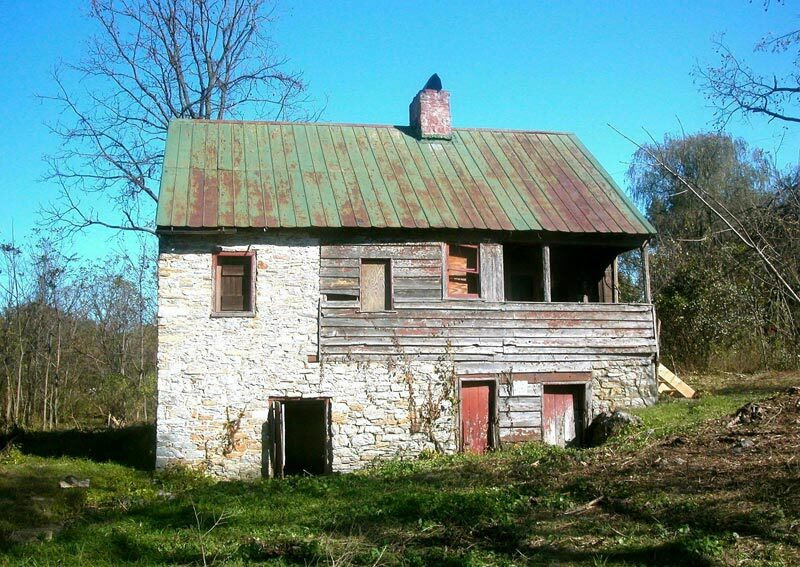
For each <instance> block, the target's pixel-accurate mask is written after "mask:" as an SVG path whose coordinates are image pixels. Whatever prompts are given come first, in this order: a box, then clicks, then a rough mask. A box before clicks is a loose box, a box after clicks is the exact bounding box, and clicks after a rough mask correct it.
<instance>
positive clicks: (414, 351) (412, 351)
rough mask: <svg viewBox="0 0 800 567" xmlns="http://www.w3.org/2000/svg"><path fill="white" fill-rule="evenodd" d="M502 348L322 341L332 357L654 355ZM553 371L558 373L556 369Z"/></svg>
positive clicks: (577, 358) (593, 358)
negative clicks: (511, 351) (508, 350)
mask: <svg viewBox="0 0 800 567" xmlns="http://www.w3.org/2000/svg"><path fill="white" fill-rule="evenodd" d="M501 348H502V347H496V346H491V347H487V346H484V345H459V346H457V347H453V346H438V345H422V346H405V345H404V346H392V347H389V346H375V345H363V344H359V345H347V346H345V345H328V344H326V343H324V342H323V344H322V345H321V346H320V351H321V352H322V353H323V354H325V355H329V356H348V355H363V356H368V357H376V358H378V359H380V358H381V357H386V356H403V355H408V356H417V355H430V356H433V357H437V356H442V355H446V356H448V357H451V358H452V360H453V361H454V362H498V363H514V362H570V361H572V362H600V361H613V360H626V359H629V358H630V357H632V356H635V357H637V358H647V357H650V356H651V355H652V354H653V353H652V352H641V353H628V352H616V351H611V352H585V351H570V352H562V351H560V350H549V351H548V352H531V353H526V354H503V353H502V352H499V351H500V350H501ZM508 370H509V367H508V366H507V367H505V368H503V367H502V366H501V367H500V368H499V370H497V372H504V371H508ZM554 370H557V368H556V369H554Z"/></svg>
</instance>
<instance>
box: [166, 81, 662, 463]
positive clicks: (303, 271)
mask: <svg viewBox="0 0 800 567" xmlns="http://www.w3.org/2000/svg"><path fill="white" fill-rule="evenodd" d="M426 87H428V88H425V89H423V90H421V91H420V92H419V93H418V94H417V95H416V96H415V97H414V98H413V101H412V102H411V105H410V109H409V110H410V123H409V125H408V126H374V125H360V124H324V123H313V124H301V123H278V122H236V121H200V120H175V121H173V122H172V123H171V125H170V128H169V133H168V137H167V147H166V153H165V158H164V170H163V178H162V182H161V192H160V197H159V204H158V212H157V215H158V216H157V225H158V233H159V243H160V244H159V246H160V250H159V261H158V276H159V289H158V332H159V347H158V415H157V432H158V433H157V438H158V441H157V466H159V467H164V466H167V465H169V464H171V463H183V464H187V465H190V466H196V467H199V468H203V469H205V470H206V471H208V473H210V474H214V475H218V476H221V477H226V478H243V477H254V476H259V475H275V476H280V475H284V474H297V473H306V472H307V473H323V472H328V471H349V470H354V469H358V468H360V467H364V466H366V465H367V464H368V463H370V462H372V461H374V460H376V459H386V458H392V457H401V456H415V455H417V454H419V453H420V452H421V451H423V450H439V451H444V452H455V451H485V450H487V449H490V448H494V447H499V446H502V445H505V444H509V443H516V442H521V441H528V440H538V441H542V440H543V441H545V442H549V443H560V444H563V443H568V442H572V441H574V440H579V439H580V435H581V430H582V429H583V427H584V426H585V424H586V423H588V422H589V420H590V419H591V418H592V416H593V415H595V414H596V413H598V412H599V411H601V410H603V409H608V408H612V407H622V406H640V405H645V404H650V403H653V402H654V401H655V399H656V396H657V386H656V376H655V362H656V358H657V340H656V325H655V313H654V310H653V307H652V305H651V304H650V302H649V290H645V295H644V297H645V300H644V302H641V303H620V302H619V284H618V279H619V278H618V274H617V257H618V256H619V255H620V254H622V253H624V252H626V251H630V250H636V249H641V250H643V251H645V252H646V243H647V241H648V239H649V238H650V237H651V236H652V234H653V232H654V231H653V227H652V226H651V225H650V224H649V223H648V222H647V220H646V219H645V218H644V217H643V216H642V215H641V214H640V213H639V212H638V211H637V210H636V208H635V206H634V205H633V204H632V203H631V202H630V201H629V200H628V199H627V198H626V197H625V195H624V194H623V193H622V191H621V190H620V189H619V188H618V187H617V186H616V185H615V184H614V182H613V181H612V179H611V177H610V176H609V175H608V173H607V172H606V171H605V170H604V169H603V168H602V167H601V166H600V164H598V163H597V161H596V160H595V158H594V157H593V156H592V155H591V154H590V153H589V151H588V150H587V149H586V148H585V147H584V146H583V145H582V144H581V143H580V142H579V141H578V139H577V138H576V137H575V136H574V135H572V134H566V133H556V132H537V131H512V130H491V129H474V128H452V127H451V123H450V95H449V93H448V92H446V91H444V90H441V85H440V84H439V85H436V84H435V81H434V82H433V83H429V84H428V85H426ZM641 257H642V263H643V277H641V278H640V279H641V280H642V281H643V282H646V281H647V280H648V275H647V271H646V270H647V267H646V263H647V262H646V258H647V256H646V253H643V254H642V256H641ZM643 287H645V288H646V286H643Z"/></svg>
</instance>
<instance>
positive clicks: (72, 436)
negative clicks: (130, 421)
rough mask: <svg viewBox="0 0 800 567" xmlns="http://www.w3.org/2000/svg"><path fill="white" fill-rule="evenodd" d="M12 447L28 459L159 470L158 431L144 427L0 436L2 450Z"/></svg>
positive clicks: (35, 432) (68, 430) (21, 433)
mask: <svg viewBox="0 0 800 567" xmlns="http://www.w3.org/2000/svg"><path fill="white" fill-rule="evenodd" d="M9 444H11V445H13V446H14V447H16V448H17V449H18V450H19V451H20V452H21V453H23V454H26V455H36V456H39V457H75V458H81V459H89V460H91V461H95V462H98V463H104V462H112V463H118V464H120V465H125V466H129V467H132V468H135V469H138V470H144V471H149V470H153V468H154V466H155V448H156V429H155V425H153V424H142V425H132V426H129V427H121V428H117V429H93V430H80V429H67V430H62V431H24V430H16V431H12V432H10V433H6V434H3V435H0V449H2V448H3V447H6V446H8V445H9Z"/></svg>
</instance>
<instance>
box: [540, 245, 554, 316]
mask: <svg viewBox="0 0 800 567" xmlns="http://www.w3.org/2000/svg"><path fill="white" fill-rule="evenodd" d="M542 278H543V280H544V281H543V283H542V288H543V289H544V300H545V301H547V302H550V301H552V300H553V299H552V294H551V293H550V246H549V245H548V244H543V245H542Z"/></svg>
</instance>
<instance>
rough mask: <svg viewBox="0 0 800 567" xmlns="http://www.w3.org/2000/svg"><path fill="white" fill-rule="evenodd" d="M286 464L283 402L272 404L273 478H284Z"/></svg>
mask: <svg viewBox="0 0 800 567" xmlns="http://www.w3.org/2000/svg"><path fill="white" fill-rule="evenodd" d="M285 462H286V427H285V421H284V416H283V402H281V401H277V400H276V401H273V402H272V476H273V477H276V478H280V477H282V476H283V465H284V463H285Z"/></svg>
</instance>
